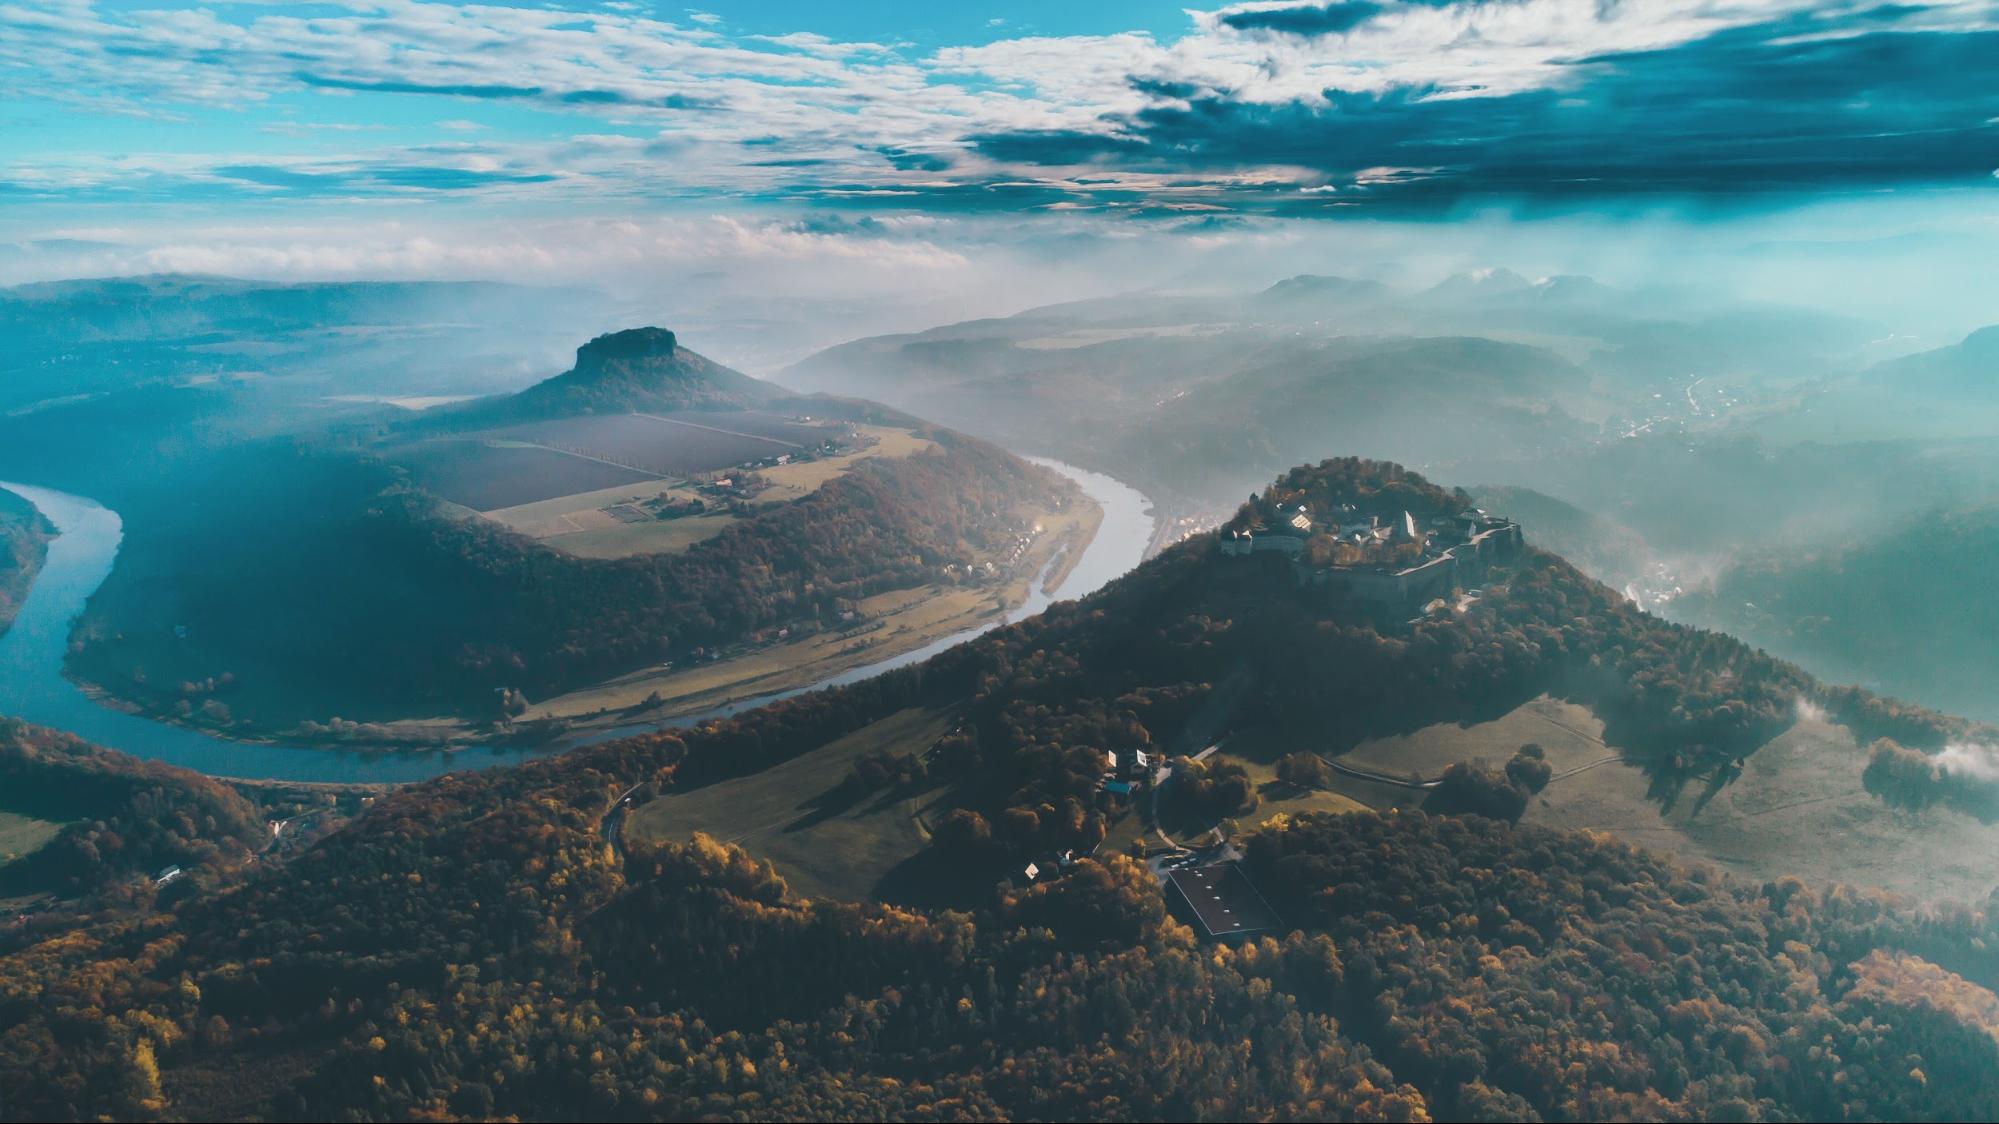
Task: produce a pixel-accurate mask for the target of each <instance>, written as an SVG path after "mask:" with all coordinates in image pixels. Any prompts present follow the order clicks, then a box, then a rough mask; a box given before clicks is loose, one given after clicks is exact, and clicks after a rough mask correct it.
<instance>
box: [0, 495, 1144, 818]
mask: <svg viewBox="0 0 1999 1124" xmlns="http://www.w3.org/2000/svg"><path fill="white" fill-rule="evenodd" d="M1029 459H1031V460H1033V461H1034V462H1035V463H1037V464H1040V465H1043V466H1045V467H1047V468H1051V469H1054V470H1055V471H1057V472H1060V473H1062V474H1063V475H1064V476H1067V477H1069V478H1070V479H1071V480H1074V481H1075V482H1076V483H1077V484H1078V485H1079V486H1080V487H1081V488H1082V489H1083V491H1084V492H1086V493H1088V494H1089V496H1090V498H1092V499H1094V500H1096V501H1097V503H1098V504H1099V505H1101V506H1102V507H1103V509H1104V520H1103V523H1102V525H1101V526H1099V527H1098V528H1097V534H1096V537H1094V538H1093V539H1091V540H1090V543H1089V545H1088V547H1087V548H1085V550H1084V551H1083V556H1082V558H1081V559H1079V560H1078V561H1077V564H1076V566H1075V567H1074V568H1073V569H1072V570H1071V571H1070V572H1069V574H1068V576H1067V577H1066V578H1064V579H1063V582H1062V585H1061V588H1059V589H1057V590H1056V591H1055V592H1054V594H1052V595H1050V594H1048V593H1045V592H1043V591H1042V589H1041V588H1040V585H1039V583H1037V584H1036V586H1035V588H1034V590H1033V591H1032V593H1031V594H1030V596H1029V598H1028V601H1027V603H1026V604H1024V605H1022V606H1021V607H1020V608H1018V609H1015V610H1014V611H1012V612H1010V613H1008V614H1006V615H1005V616H1004V617H1000V618H995V619H993V620H991V621H987V622H984V623H982V624H981V625H979V626H978V627H976V628H971V629H967V630H966V631H964V632H960V633H956V634H954V635H951V636H947V637H945V638H943V639H942V640H939V641H936V642H934V643H932V644H929V645H927V646H925V647H922V648H918V649H915V650H913V651H908V652H904V653H902V654H901V655H898V656H892V657H889V658H888V659H884V660H880V661H877V662H875V663H871V664H866V665H863V666H861V667H856V668H851V669H849V670H847V671H843V672H841V673H839V674H838V675H834V676H832V677H830V678H828V679H825V680H822V681H821V682H819V683H816V684H814V685H813V686H811V687H804V688H799V689H798V690H793V691H784V692H780V693H777V694H770V695H761V696H758V697H755V698H748V699H743V700H740V701H738V702H735V703H731V704H729V705H728V706H725V707H720V708H718V709H715V710H711V711H706V712H703V713H700V714H690V715H684V716H681V717H679V718H675V719H672V720H670V721H667V722H664V723H647V724H644V725H640V726H632V727H626V728H622V729H617V730H609V731H598V732H595V733H594V734H593V735H592V736H591V737H590V738H588V739H585V740H586V741H588V742H596V741H603V740H605V739H608V738H613V737H620V736H624V735H626V734H631V733H639V732H643V731H647V730H654V729H661V728H668V727H681V726H691V725H694V724H696V723H698V722H703V721H706V720H707V719H710V718H719V717H725V716H727V715H731V714H736V713H739V712H741V711H744V710H749V709H752V708H754V707H758V706H762V705H764V704H765V703H769V702H774V701H776V700H778V699H782V698H789V697H791V696H793V695H799V694H803V693H805V692H806V691H810V690H817V689H819V688H822V687H837V686H840V685H842V684H846V683H855V682H859V681H860V680H862V679H866V678H868V677H869V676H872V675H878V674H880V673H882V672H884V671H888V670H890V669H892V668H897V667H902V666H904V665H906V664H911V663H916V662H919V661H921V660H925V659H928V658H929V657H931V656H933V655H936V654H937V653H938V652H941V651H943V650H945V649H946V648H950V647H952V646H953V645H956V644H961V643H963V642H964V641H966V640H969V639H971V638H972V637H974V636H977V635H979V634H980V633H983V632H985V631H987V630H989V629H992V628H997V627H999V626H1000V625H1001V624H1003V623H1006V622H1009V621H1015V620H1019V619H1021V618H1023V617H1027V616H1032V615H1033V614H1035V613H1039V612H1040V611H1041V610H1043V609H1045V608H1047V607H1048V606H1049V604H1051V603H1052V602H1054V601H1056V600H1062V599H1070V598H1076V597H1081V596H1083V595H1085V594H1087V593H1091V592H1093V591H1095V590H1096V589H1098V588H1099V587H1101V586H1103V585H1104V584H1105V583H1106V582H1108V581H1110V580H1111V579H1112V578H1116V577H1118V576H1120V575H1122V574H1124V573H1125V572H1126V571H1128V570H1130V569H1131V568H1132V567H1133V566H1136V565H1138V563H1139V562H1140V561H1141V560H1142V559H1143V557H1144V555H1145V550H1146V545H1147V543H1148V542H1149V541H1150V539H1151V537H1152V530H1153V516H1152V511H1151V504H1150V502H1149V501H1148V500H1147V499H1146V498H1145V496H1143V495H1141V494H1140V493H1139V492H1138V491H1136V490H1135V489H1132V488H1130V487H1128V486H1126V485H1124V484H1121V483H1119V482H1118V481H1116V480H1113V479H1111V478H1110V477H1108V476H1104V475H1102V474H1100V473H1095V472H1089V471H1086V470H1084V469H1080V468H1075V467H1073V466H1070V465H1066V464H1062V463H1060V462H1058V461H1052V460H1046V459H1043V458H1040V457H1034V458H1029ZM0 488H4V489H6V490H8V491H10V492H13V493H15V494H17V495H19V496H21V497H22V498H23V499H26V500H27V501H28V502H29V503H32V504H34V505H35V506H36V507H37V508H40V509H41V512H42V514H44V515H46V516H47V517H48V518H49V521H50V522H52V523H54V524H55V525H56V529H57V530H58V531H59V532H60V534H59V535H58V536H57V537H56V539H55V541H53V542H51V543H50V544H49V553H48V561H47V562H46V563H45V564H44V565H43V567H42V571H41V573H40V574H39V575H37V576H36V578H35V584H34V587H33V588H32V589H30V590H29V591H28V596H27V599H26V600H25V601H24V602H23V603H22V605H21V611H20V614H19V615H18V616H16V617H15V619H14V625H13V627H12V628H10V629H8V630H7V632H6V633H5V634H4V635H0V715H6V716H8V717H12V718H19V719H22V720H24V721H27V722H32V723H34V724H36V725H38V726H49V727H52V728H54V729H58V730H66V731H68V732H70V733H72V734H75V735H77V736H78V737H81V738H83V739H84V740H86V741H90V742H94V743H96V744H98V745H101V746H107V747H109V748H112V749H117V750H122V751H124V752H126V753H129V754H132V755H133V756H135V757H150V758H153V759H156V760H160V761H165V762H167V763H169V764H173V765H180V766H183V767H185V768H189V769H194V770H197V771H199V772H203V773H208V774H210V775H212V776H223V777H242V778H251V779H259V780H280V781H314V782H343V783H359V782H370V783H398V782H405V781H417V780H423V779H425V778H427V777H434V776H437V775H439V774H441V773H447V772H451V771H453V770H456V769H477V768H487V767H490V766H494V765H504V764H509V763H516V762H520V761H523V760H527V759H529V758H531V757H536V756H545V755H548V754H553V753H561V752H563V751H565V750H568V749H571V748H574V747H575V746H576V745H578V744H582V743H580V742H577V741H567V742H560V743H556V744H554V745H550V746H547V747H543V748H540V749H535V750H518V749H504V750H500V749H496V750H486V749H461V750H458V751H456V752H452V753H446V752H439V751H431V752H422V751H416V752H372V753H364V752H356V751H348V750H338V749H323V748H309V747H304V746H287V745H272V744H266V743H262V742H257V743H251V742H237V741H230V740H228V739H227V738H217V737H212V736H210V735H208V734H204V733H201V732H199V731H196V730H191V729H188V728H186V727H182V726H176V725H173V724H171V723H166V722H156V721H154V720H152V719H150V718H144V717H140V716H138V715H134V714H127V713H125V712H123V711H119V710H114V709H112V708H110V707H107V706H103V705H101V704H99V703H98V702H96V701H94V700H93V699H91V698H90V696H88V695H86V694H85V693H84V692H83V691H82V690H81V689H80V688H78V687H77V685H76V684H75V683H72V682H70V680H69V679H68V678H67V677H65V676H64V675H63V671H62V668H63V656H64V653H65V651H66V650H67V648H68V645H69V633H70V625H71V623H72V622H73V621H74V620H75V619H76V617H77V615H78V614H80V613H81V612H82V611H83V606H84V602H85V601H86V600H87V599H88V598H89V597H90V595H91V594H92V593H93V592H95V591H96V589H97V587H98V586H99V585H101V584H103V582H104V579H105V578H106V577H108V576H110V574H111V565H112V563H113V562H114V561H115V560H116V558H117V556H118V545H119V543H120V542H121V541H123V538H124V524H123V522H122V521H121V520H120V519H119V518H118V513H117V512H115V511H112V510H110V509H109V508H106V507H104V506H103V505H102V504H99V503H97V502H95V501H93V500H89V499H85V498H83V497H81V496H73V495H69V494H68V493H65V492H58V491H54V490H52V489H49V488H38V487H34V486H32V485H27V484H11V483H7V482H5V481H0Z"/></svg>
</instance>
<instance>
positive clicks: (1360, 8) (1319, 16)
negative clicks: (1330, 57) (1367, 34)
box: [1222, 0, 1386, 36]
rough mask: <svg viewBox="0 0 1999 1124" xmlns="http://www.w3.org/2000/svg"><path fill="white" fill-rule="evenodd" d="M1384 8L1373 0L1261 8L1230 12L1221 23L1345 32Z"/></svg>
mask: <svg viewBox="0 0 1999 1124" xmlns="http://www.w3.org/2000/svg"><path fill="white" fill-rule="evenodd" d="M1385 10H1386V9H1385V8H1384V7H1383V6H1382V5H1380V4H1376V3H1374V2H1373V0H1345V2H1344V3H1338V4H1307V5H1305V6H1303V7H1300V8H1262V9H1257V10H1253V11H1247V12H1229V13H1227V14H1226V15H1224V16H1222V26H1223V27H1228V28H1233V29H1234V30H1236V31H1276V32H1281V33H1283V34H1285V35H1305V36H1317V35H1344V34H1345V33H1347V32H1349V31H1352V30H1353V29H1354V28H1356V27H1359V26H1360V25H1361V24H1364V23H1366V22H1367V21H1369V20H1371V19H1373V18H1374V17H1376V16H1378V15H1380V14H1381V13H1382V12H1383V11H1385Z"/></svg>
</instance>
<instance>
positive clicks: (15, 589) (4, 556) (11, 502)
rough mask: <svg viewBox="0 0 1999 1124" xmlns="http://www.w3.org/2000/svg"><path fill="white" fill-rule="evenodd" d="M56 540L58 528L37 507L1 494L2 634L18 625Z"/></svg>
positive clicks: (5, 493)
mask: <svg viewBox="0 0 1999 1124" xmlns="http://www.w3.org/2000/svg"><path fill="white" fill-rule="evenodd" d="M54 536H55V528H54V527H53V526H51V525H50V524H49V521H48V520H47V519H46V518H45V517H43V515H42V513H41V512H39V511H36V510H35V505H33V504H31V503H29V502H28V501H26V500H24V499H22V498H21V497H19V496H17V495H15V494H14V493H12V492H8V491H0V632H5V631H7V626H8V625H11V624H13V623H14V614H15V613H16V612H19V611H20V608H21V599H22V598H24V597H26V596H27V595H28V587H29V586H31V585H33V584H34V580H35V574H36V573H37V572H38V571H39V570H40V569H41V568H42V559H43V558H44V557H46V556H47V554H48V546H49V540H50V539H51V538H53V537H54Z"/></svg>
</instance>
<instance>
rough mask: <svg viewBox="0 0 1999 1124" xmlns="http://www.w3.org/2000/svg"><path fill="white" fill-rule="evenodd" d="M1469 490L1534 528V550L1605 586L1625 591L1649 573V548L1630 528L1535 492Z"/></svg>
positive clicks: (1504, 487) (1503, 488)
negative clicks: (1557, 557)
mask: <svg viewBox="0 0 1999 1124" xmlns="http://www.w3.org/2000/svg"><path fill="white" fill-rule="evenodd" d="M1468 490H1469V491H1470V492H1471V494H1472V498H1473V499H1475V500H1476V501H1478V504H1479V506H1481V507H1486V508H1490V509H1491V510H1492V511H1494V512H1496V513H1498V514H1501V515H1505V516H1507V517H1508V518H1511V519H1514V520H1517V521H1519V522H1520V523H1521V524H1523V525H1525V526H1527V527H1530V528H1532V531H1531V533H1530V536H1529V537H1530V538H1532V540H1533V541H1534V543H1535V545H1537V546H1540V547H1543V548H1545V549H1547V550H1550V551H1552V552H1554V553H1556V554H1559V555H1561V556H1562V557H1563V558H1565V559H1567V560H1568V561H1570V562H1572V563H1574V564H1575V566H1576V568H1577V569H1579V570H1581V571H1582V572H1583V573H1586V574H1588V575H1589V576H1590V577H1593V578H1595V579H1596V580H1598V581H1600V582H1603V583H1604V584H1605V585H1608V586H1611V587H1612V588H1618V589H1621V588H1623V587H1624V585H1625V584H1626V583H1629V582H1634V581H1637V580H1638V579H1639V577H1640V576H1642V575H1643V573H1644V571H1645V565H1646V562H1647V559H1648V555H1649V548H1648V547H1647V546H1646V545H1645V539H1644V538H1643V537H1642V536H1640V535H1639V534H1638V532H1636V531H1633V530H1632V529H1630V528H1629V527H1625V526H1621V525H1619V524H1617V523H1615V522H1612V521H1611V520H1609V519H1605V518H1603V517H1602V516H1600V515H1597V514H1595V513H1594V512H1589V511H1584V510H1583V509H1582V508H1579V507H1577V506H1575V505H1574V504H1571V503H1565V502H1563V501H1562V500H1559V499H1556V498H1555V497H1554V496H1551V495H1548V494H1546V493H1545V492H1537V491H1535V490H1533V489H1532V488H1517V487H1512V486H1510V485H1488V486H1479V487H1473V488H1470V489H1468Z"/></svg>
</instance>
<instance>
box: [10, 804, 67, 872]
mask: <svg viewBox="0 0 1999 1124" xmlns="http://www.w3.org/2000/svg"><path fill="white" fill-rule="evenodd" d="M62 828H63V825H62V824H60V823H56V822H54V821H52V820H42V819H36V818H35V817H33V816H29V815H23V814H21V813H19V812H4V811H0V866H5V865H7V864H8V863H10V862H13V861H14V860H15V859H18V858H21V857H23V856H26V855H32V854H34V853H35V852H36V851H39V850H41V849H42V847H43V845H45V844H46V843H48V841H49V840H51V839H54V838H55V837H56V833H57V832H59V831H61V830H62Z"/></svg>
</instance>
